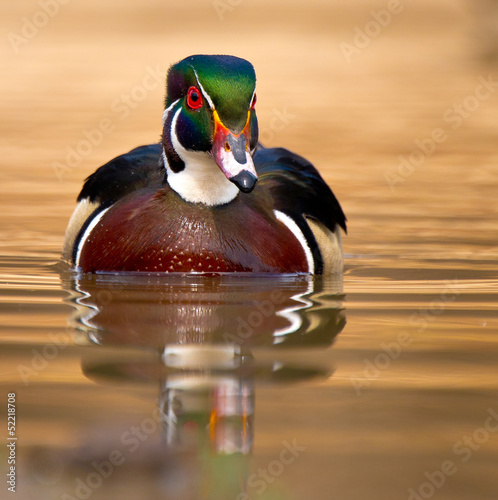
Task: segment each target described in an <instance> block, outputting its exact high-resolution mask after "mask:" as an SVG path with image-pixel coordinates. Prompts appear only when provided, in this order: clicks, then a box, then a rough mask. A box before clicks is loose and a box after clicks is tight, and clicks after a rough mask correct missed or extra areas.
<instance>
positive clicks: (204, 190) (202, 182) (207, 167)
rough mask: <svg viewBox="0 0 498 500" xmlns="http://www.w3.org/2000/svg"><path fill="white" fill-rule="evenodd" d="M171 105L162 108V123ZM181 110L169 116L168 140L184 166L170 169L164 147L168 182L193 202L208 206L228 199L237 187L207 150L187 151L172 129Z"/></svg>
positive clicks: (184, 197) (232, 197) (235, 193)
mask: <svg viewBox="0 0 498 500" xmlns="http://www.w3.org/2000/svg"><path fill="white" fill-rule="evenodd" d="M173 104H175V103H173ZM172 107H173V105H171V106H170V107H169V108H168V109H167V110H166V111H165V112H164V115H163V123H165V122H166V118H167V116H168V113H169V112H170V111H171V109H172ZM180 112H181V108H180V109H178V110H177V111H176V113H175V115H174V117H173V120H171V143H172V144H173V147H174V149H175V151H176V153H177V154H178V156H179V157H180V158H181V159H182V161H183V162H184V163H185V168H184V169H183V170H182V171H181V172H173V170H171V168H170V167H169V165H168V160H167V158H166V155H165V154H164V150H163V159H164V165H165V167H166V170H167V173H168V184H169V185H170V187H171V188H172V189H173V190H174V191H176V192H177V193H178V194H179V195H180V196H181V197H182V198H183V199H184V200H186V201H190V202H192V203H204V204H205V205H210V206H213V205H224V204H225V203H229V202H230V201H232V200H233V199H234V198H235V197H236V196H237V195H238V193H239V188H238V187H237V186H236V185H235V184H233V183H232V182H230V181H229V180H228V179H227V178H226V176H225V174H224V173H223V172H222V171H221V170H220V168H219V167H218V165H216V163H215V161H214V160H213V157H212V156H211V154H210V153H208V152H199V151H188V150H186V149H185V148H184V147H183V146H182V145H181V144H180V142H179V141H178V138H177V137H176V132H175V130H176V122H177V120H178V115H179V114H180Z"/></svg>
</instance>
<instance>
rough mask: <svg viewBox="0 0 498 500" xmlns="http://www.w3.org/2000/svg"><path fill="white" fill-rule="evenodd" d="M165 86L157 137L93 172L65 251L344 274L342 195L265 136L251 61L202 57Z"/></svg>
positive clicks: (178, 69)
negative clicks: (261, 139)
mask: <svg viewBox="0 0 498 500" xmlns="http://www.w3.org/2000/svg"><path fill="white" fill-rule="evenodd" d="M166 86H167V96H166V102H165V110H164V114H163V131H162V137H161V142H160V143H159V144H152V145H148V146H141V147H138V148H136V149H133V150H132V151H130V152H129V153H126V154H123V155H121V156H118V157H116V158H114V159H113V160H111V161H110V162H109V163H106V164H105V165H103V166H102V167H100V168H99V169H98V170H97V171H96V172H95V173H94V174H92V175H90V177H88V178H87V179H86V181H85V184H84V186H83V189H82V191H81V193H80V195H79V197H78V204H77V206H76V208H75V210H74V213H73V215H72V216H71V219H70V221H69V225H68V228H67V230H66V235H65V241H64V248H63V255H62V257H63V260H65V261H67V262H69V263H70V264H71V265H72V266H75V267H76V268H79V269H80V270H81V271H83V272H148V273H163V272H164V273H169V272H180V273H208V274H218V273H227V272H240V273H244V272H251V273H290V274H301V273H304V274H326V275H330V274H334V273H338V272H341V271H342V266H343V253H342V244H341V233H340V230H341V228H342V229H343V230H344V231H346V218H345V216H344V213H343V211H342V209H341V207H340V205H339V203H338V201H337V199H336V198H335V196H334V194H333V193H332V191H331V190H330V188H329V187H328V186H327V184H326V183H325V182H324V180H323V179H322V177H321V176H320V174H319V173H318V171H317V170H316V169H315V168H314V167H313V165H311V164H310V163H309V162H308V161H306V160H305V159H304V158H302V157H300V156H298V155H296V154H294V153H292V152H290V151H288V150H286V149H283V148H264V147H263V146H261V145H260V144H258V122H257V118H256V111H255V104H256V92H255V87H256V75H255V72H254V68H253V66H252V65H251V64H250V63H249V62H248V61H246V60H244V59H240V58H238V57H234V56H227V55H195V56H191V57H187V58H186V59H183V60H182V61H180V62H179V63H177V64H175V65H173V66H172V67H171V68H170V69H169V71H168V76H167V84H166Z"/></svg>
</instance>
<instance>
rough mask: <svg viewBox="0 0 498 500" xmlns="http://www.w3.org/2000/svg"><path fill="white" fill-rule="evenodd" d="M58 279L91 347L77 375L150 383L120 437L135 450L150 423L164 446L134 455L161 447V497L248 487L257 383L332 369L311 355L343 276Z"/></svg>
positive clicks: (326, 332)
mask: <svg viewBox="0 0 498 500" xmlns="http://www.w3.org/2000/svg"><path fill="white" fill-rule="evenodd" d="M64 283H65V288H66V289H67V290H69V291H70V292H71V295H72V298H71V303H72V304H73V305H74V306H75V308H76V312H75V313H74V314H73V315H72V316H71V318H70V322H71V325H72V327H73V328H74V331H75V332H76V337H77V340H76V341H77V343H78V344H80V345H81V346H82V347H83V346H89V347H90V346H92V345H93V346H96V345H98V346H99V349H95V348H93V349H85V348H84V347H83V349H82V356H81V359H82V360H81V363H82V369H83V372H84V374H85V375H86V376H87V377H88V378H90V379H91V380H93V381H95V382H97V383H98V384H119V385H120V386H124V387H125V388H130V389H131V388H133V387H136V386H137V384H138V385H139V386H140V387H142V388H158V389H159V394H158V395H157V392H156V395H157V399H156V400H155V403H154V404H155V410H154V412H153V414H152V417H151V418H148V419H144V420H143V421H142V423H141V425H139V426H137V428H136V429H134V431H135V432H134V433H133V432H131V431H127V432H125V433H124V434H122V435H121V442H123V443H124V444H128V445H129V448H130V451H133V449H132V448H133V443H136V447H137V449H138V444H139V443H140V441H141V435H145V434H147V432H148V431H147V429H148V428H150V429H153V428H154V423H153V422H156V426H157V428H158V429H161V432H160V434H161V438H160V439H159V440H158V442H157V443H156V444H157V446H158V447H159V449H160V450H162V452H158V451H157V450H156V451H155V452H154V453H152V452H150V453H149V455H148V456H145V457H142V461H143V460H145V461H146V462H147V460H149V461H150V460H151V459H152V456H153V455H154V456H156V459H157V454H158V453H159V455H161V454H162V455H163V459H164V460H163V461H161V460H160V459H159V460H158V461H157V462H155V466H156V469H157V470H158V476H159V477H161V478H162V483H161V484H162V488H161V494H164V495H170V494H173V493H174V494H175V495H176V497H175V498H233V499H235V498H237V495H239V494H241V492H243V491H244V490H245V489H246V485H247V481H248V478H249V477H250V459H249V457H250V453H251V450H252V446H253V442H254V420H255V387H256V386H257V385H258V384H276V383H289V382H291V381H299V380H306V379H309V378H316V377H326V376H328V375H330V373H331V366H330V363H327V364H324V365H323V366H320V365H319V363H317V362H316V359H315V357H314V353H316V352H317V350H321V351H323V350H324V349H325V348H327V347H329V346H330V345H331V344H332V343H333V341H334V338H335V336H336V335H337V334H338V333H339V332H340V331H341V330H342V329H343V327H344V324H345V316H344V311H343V309H342V307H341V295H340V292H341V283H340V282H330V281H327V282H325V281H322V280H320V279H317V278H312V277H307V276H299V277H296V276H292V277H290V276H278V277H277V276H272V277H258V276H251V277H248V276H221V277H210V278H208V277H202V276H192V275H191V276H174V275H172V276H169V277H168V278H167V279H166V278H164V277H143V276H114V275H105V276H104V275H88V276H87V275H84V276H76V277H75V276H73V275H70V276H65V277H64ZM295 347H299V348H302V347H306V349H300V350H299V351H297V350H296V349H295ZM293 353H294V354H296V353H297V354H298V357H299V359H298V361H296V359H295V356H294V359H293V356H292V354H293ZM156 391H157V389H156ZM142 392H143V393H145V391H142ZM149 421H151V422H149ZM154 430H156V429H154ZM123 436H124V437H123ZM144 441H145V439H144ZM160 443H162V444H160ZM104 455H105V453H104ZM85 456H88V453H87V454H85ZM91 461H92V460H90V461H89V462H91ZM81 465H82V464H81V463H78V464H75V468H76V469H77V468H79V467H81ZM83 465H84V464H83ZM149 465H150V464H149ZM121 469H122V470H123V471H124V468H121ZM182 478H183V479H182ZM185 478H188V480H186V479H185ZM240 498H242V497H240ZM262 498H264V497H262Z"/></svg>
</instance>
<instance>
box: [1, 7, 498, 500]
mask: <svg viewBox="0 0 498 500" xmlns="http://www.w3.org/2000/svg"><path fill="white" fill-rule="evenodd" d="M497 11H498V7H497V2H495V1H494V0H475V1H474V0H472V1H471V0H468V1H465V0H452V1H450V0H441V1H438V2H433V1H430V0H420V1H418V2H409V1H408V0H406V1H405V0H399V1H394V0H393V1H389V2H388V1H383V0H358V1H355V2H349V3H348V2H339V1H337V0H315V1H313V2H307V3H304V2H298V1H294V0H287V1H284V0H274V1H261V0H241V1H235V0H213V1H207V2H202V1H200V0H197V1H192V2H172V1H159V0H144V1H140V2H139V1H135V0H129V1H121V2H118V1H117V0H110V1H107V2H98V1H96V0H69V1H62V0H46V1H45V2H43V1H39V2H38V1H34V0H25V1H24V2H10V3H9V4H8V5H4V6H3V12H2V16H0V17H1V19H0V26H1V28H2V36H3V44H2V47H1V49H0V50H1V52H0V60H1V61H2V68H3V71H2V77H1V78H0V91H1V95H2V120H1V122H0V127H1V129H0V136H1V138H2V139H1V141H0V153H1V154H0V176H1V177H0V266H1V270H0V272H1V275H0V280H1V287H0V294H1V299H0V300H1V304H0V308H1V312H2V316H1V325H2V327H1V330H0V384H1V387H2V391H1V395H0V398H1V401H0V414H1V415H2V419H1V421H0V425H1V428H0V436H1V437H2V449H1V450H0V470H1V471H2V477H3V478H4V479H5V478H6V477H7V480H6V481H5V480H4V481H3V483H2V484H1V485H0V498H2V499H3V498H10V496H9V495H12V494H13V493H11V492H10V491H9V490H8V488H9V486H10V483H9V482H8V480H9V479H10V480H11V481H13V483H14V484H15V490H16V496H12V498H17V499H22V500H24V499H35V498H36V499H37V500H39V499H62V500H73V499H75V498H78V499H82V498H91V499H92V500H93V499H95V500H100V499H159V498H161V499H162V498H164V499H201V498H205V499H214V498H216V499H233V500H248V499H262V500H268V499H279V500H280V499H286V500H287V499H289V500H294V499H296V500H298V499H299V500H300V499H303V500H304V499H309V498H313V499H316V500H322V499H323V500H328V499H338V500H367V499H368V500H370V499H379V500H386V499H393V500H420V499H421V498H422V499H428V498H434V499H441V500H442V499H444V500H464V499H465V500H496V499H497V498H498V477H497V466H498V315H497V300H498V266H497V257H498V245H497V229H498V222H497V212H498V201H497V193H498V150H497V146H498V132H497V121H498V63H497V60H498V35H497V28H496V26H498V12H497ZM194 53H230V54H234V55H239V56H242V57H245V58H247V59H249V60H250V61H251V62H252V63H253V64H254V66H255V68H256V72H257V75H258V87H257V91H258V105H257V111H258V118H259V123H260V133H261V140H262V141H263V142H264V143H265V144H266V145H267V146H277V145H278V146H285V147H287V148H289V149H292V150H293V151H295V152H297V153H299V154H301V155H303V156H305V157H307V158H308V159H310V160H311V161H312V162H313V163H314V164H315V165H316V166H317V168H318V169H319V170H320V171H321V173H322V174H323V176H324V178H325V179H326V181H327V182H328V183H329V184H330V185H331V187H332V188H333V190H334V192H335V194H336V196H337V197H338V199H339V200H340V202H341V204H342V206H343V208H344V211H345V212H346V215H347V217H348V235H347V236H346V237H344V250H345V253H346V267H345V273H344V277H343V280H342V282H341V280H335V281H333V282H331V281H322V280H319V279H311V278H305V277H297V278H289V277H282V278H279V279H277V278H271V279H270V278H268V279H267V278H256V277H254V278H247V277H246V278H237V277H231V278H230V277H220V278H211V279H208V278H202V277H193V276H190V277H188V276H187V277H170V278H167V279H164V278H157V277H152V278H137V277H135V278H130V277H109V276H107V277H106V276H97V277H95V276H93V277H92V276H78V275H77V274H75V273H72V272H70V271H68V270H65V269H63V268H61V267H60V266H59V265H58V264H57V263H58V259H59V254H60V249H61V245H62V240H63V234H64V229H65V226H66V224H67V220H68V218H69V216H70V214H71V211H72V209H73V207H74V203H75V198H76V196H77V194H78V192H79V189H80V188H81V185H82V181H83V180H84V179H85V178H86V177H87V176H88V175H89V174H90V173H92V172H93V171H94V170H95V169H96V168H97V167H98V166H100V165H102V164H103V163H105V162H106V161H108V160H109V159H111V158H112V157H114V156H116V155H118V154H120V153H123V152H126V151H128V150H129V149H131V148H133V147H135V146H138V145H141V144H148V143H152V142H155V141H157V140H158V138H159V135H160V132H161V114H162V104H163V99H164V78H165V73H166V71H167V68H168V66H169V65H170V64H171V63H173V62H176V61H178V60H180V59H182V58H183V57H186V56H188V55H190V54H194ZM9 394H14V395H15V396H11V399H12V401H15V402H14V403H12V402H11V406H9V404H8V403H9V401H8V398H9V396H8V395H9ZM9 412H10V413H9ZM14 412H15V413H14ZM9 415H10V416H14V415H15V426H12V425H10V427H9V426H8V425H9V423H8V418H7V417H8V416H9ZM10 422H11V423H12V422H13V420H12V419H10ZM9 430H10V431H11V432H12V434H11V435H10V436H9V434H8V431H9ZM14 437H16V438H17V440H13V439H11V438H14ZM12 443H15V445H12ZM7 445H10V447H8V446H7ZM12 450H13V451H12ZM9 459H14V460H15V463H14V466H15V475H11V477H10V478H9V477H8V476H6V474H7V473H8V472H10V467H11V464H8V460H9ZM13 477H14V478H15V480H12V478H13ZM11 487H12V486H11Z"/></svg>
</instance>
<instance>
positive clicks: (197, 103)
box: [187, 87, 202, 109]
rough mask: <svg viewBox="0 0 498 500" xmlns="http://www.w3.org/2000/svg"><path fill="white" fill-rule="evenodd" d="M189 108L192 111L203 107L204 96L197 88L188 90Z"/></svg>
mask: <svg viewBox="0 0 498 500" xmlns="http://www.w3.org/2000/svg"><path fill="white" fill-rule="evenodd" d="M187 106H188V107H189V108H190V109H199V108H201V107H202V95H201V93H200V92H199V90H198V89H196V88H195V87H190V88H189V89H188V92H187Z"/></svg>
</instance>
